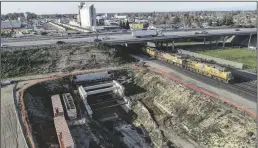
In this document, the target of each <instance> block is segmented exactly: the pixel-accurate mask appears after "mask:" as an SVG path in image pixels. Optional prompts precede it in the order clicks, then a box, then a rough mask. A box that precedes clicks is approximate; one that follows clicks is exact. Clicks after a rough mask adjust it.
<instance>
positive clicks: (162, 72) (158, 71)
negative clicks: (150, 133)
mask: <svg viewBox="0 0 258 148" xmlns="http://www.w3.org/2000/svg"><path fill="white" fill-rule="evenodd" d="M132 68H133V69H140V70H144V69H149V70H151V71H153V72H155V73H159V74H162V75H165V76H167V77H168V78H170V79H172V80H173V81H175V82H178V83H180V84H183V85H185V86H186V87H188V88H190V89H192V90H195V91H197V92H200V93H202V94H205V95H208V96H210V97H212V98H214V99H217V100H219V101H222V102H224V103H226V104H228V105H231V106H233V107H235V108H237V109H239V110H241V111H244V112H246V113H247V114H249V115H250V116H252V117H253V118H255V119H256V118H257V115H256V113H255V112H254V111H252V110H250V109H248V108H246V107H244V106H241V105H238V104H235V103H232V102H230V101H228V100H229V99H228V98H224V97H220V96H219V95H218V94H216V93H213V92H210V91H207V90H205V89H203V88H200V87H198V86H196V85H193V84H190V83H188V82H186V81H184V80H182V79H179V78H177V77H175V76H173V75H171V74H169V73H168V72H166V71H164V70H162V69H157V68H150V67H148V68H145V67H140V66H135V65H133V66H132Z"/></svg>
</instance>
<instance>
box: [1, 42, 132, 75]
mask: <svg viewBox="0 0 258 148" xmlns="http://www.w3.org/2000/svg"><path fill="white" fill-rule="evenodd" d="M1 54H2V55H1V63H2V64H1V71H2V76H1V77H2V78H10V77H17V76H24V75H35V74H44V73H51V72H59V71H63V72H67V71H70V72H71V71H73V70H76V69H93V68H102V67H107V66H109V67H110V66H118V65H121V64H126V63H128V62H132V61H133V58H132V57H130V56H129V55H128V54H127V52H125V50H124V49H121V47H116V48H114V49H109V48H107V49H102V48H99V47H94V46H91V45H89V46H68V45H67V46H64V47H62V48H61V47H58V46H57V47H55V48H48V47H44V48H41V49H31V50H16V51H9V50H8V51H3V52H2V53H1Z"/></svg>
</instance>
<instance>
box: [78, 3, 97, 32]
mask: <svg viewBox="0 0 258 148" xmlns="http://www.w3.org/2000/svg"><path fill="white" fill-rule="evenodd" d="M79 20H80V21H79V22H80V25H81V27H83V28H88V27H92V26H96V9H95V8H94V5H87V4H84V5H83V6H81V7H79Z"/></svg>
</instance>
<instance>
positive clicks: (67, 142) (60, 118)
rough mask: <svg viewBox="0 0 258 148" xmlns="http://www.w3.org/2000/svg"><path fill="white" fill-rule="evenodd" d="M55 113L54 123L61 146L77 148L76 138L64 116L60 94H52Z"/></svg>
mask: <svg viewBox="0 0 258 148" xmlns="http://www.w3.org/2000/svg"><path fill="white" fill-rule="evenodd" d="M51 100H52V107H53V113H54V125H55V129H56V134H57V138H58V142H59V146H60V148H75V144H74V140H73V138H72V135H71V132H70V130H69V128H68V125H67V122H66V120H65V117H64V110H63V106H62V103H61V99H60V96H59V95H53V96H51Z"/></svg>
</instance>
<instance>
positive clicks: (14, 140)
mask: <svg viewBox="0 0 258 148" xmlns="http://www.w3.org/2000/svg"><path fill="white" fill-rule="evenodd" d="M13 88H14V84H13V85H9V86H6V87H3V88H1V147H3V148H14V147H17V148H28V146H27V143H26V141H25V138H24V136H23V132H22V129H21V125H20V123H19V119H18V116H17V113H16V107H15V104H14V98H13Z"/></svg>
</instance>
